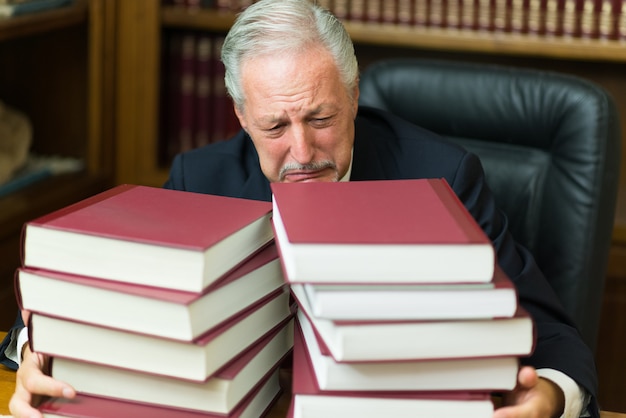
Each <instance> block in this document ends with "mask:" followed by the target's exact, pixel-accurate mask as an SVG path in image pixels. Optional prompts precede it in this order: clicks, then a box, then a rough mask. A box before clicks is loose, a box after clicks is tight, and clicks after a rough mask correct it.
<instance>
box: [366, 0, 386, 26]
mask: <svg viewBox="0 0 626 418" xmlns="http://www.w3.org/2000/svg"><path fill="white" fill-rule="evenodd" d="M388 1H389V0H388ZM382 3H383V1H382V0H367V1H366V2H365V20H366V21H367V22H370V23H380V22H382V8H383V5H382Z"/></svg>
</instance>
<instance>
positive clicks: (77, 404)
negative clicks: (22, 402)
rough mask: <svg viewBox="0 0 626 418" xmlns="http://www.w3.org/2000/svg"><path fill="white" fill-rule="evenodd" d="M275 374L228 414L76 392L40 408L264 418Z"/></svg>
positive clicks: (50, 415)
mask: <svg viewBox="0 0 626 418" xmlns="http://www.w3.org/2000/svg"><path fill="white" fill-rule="evenodd" d="M280 393H281V389H280V384H279V380H278V373H275V374H273V375H271V376H270V378H269V379H267V380H266V381H265V382H264V384H263V385H260V386H259V387H258V388H257V390H255V391H253V392H252V393H251V394H250V395H249V396H248V398H246V400H245V402H243V403H241V405H240V406H239V407H238V408H236V409H235V410H233V411H232V412H231V413H229V414H226V415H224V414H212V413H206V412H200V411H191V410H187V409H176V408H169V407H164V406H160V405H155V404H148V403H140V402H130V401H125V400H119V399H113V398H101V397H96V396H90V395H84V394H79V395H78V396H76V398H74V399H62V398H51V399H48V400H46V401H44V402H43V403H42V404H41V405H40V406H39V407H38V409H39V411H41V412H42V413H43V414H44V416H45V417H47V418H61V417H73V418H138V417H146V418H147V417H150V418H238V417H241V416H246V417H263V416H265V415H266V414H267V412H268V410H269V409H270V408H271V406H272V405H273V404H274V403H275V402H276V400H277V399H278V397H279V396H280Z"/></svg>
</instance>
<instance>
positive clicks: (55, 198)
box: [0, 172, 109, 240]
mask: <svg viewBox="0 0 626 418" xmlns="http://www.w3.org/2000/svg"><path fill="white" fill-rule="evenodd" d="M108 186H109V183H108V181H107V180H106V179H105V178H104V177H102V176H94V175H87V174H86V173H85V172H79V173H72V174H63V175H58V176H54V177H51V178H48V179H45V180H42V181H40V182H37V183H35V184H32V185H30V186H28V187H26V188H24V189H22V190H19V191H16V192H14V193H11V194H9V195H7V196H3V197H2V198H0V240H2V239H5V237H7V236H12V235H13V234H15V232H19V231H20V229H21V227H22V225H23V223H24V222H26V221H28V220H31V219H33V218H35V217H38V216H41V215H43V214H45V213H48V212H51V211H53V210H56V209H58V208H61V207H63V206H66V205H69V204H71V203H74V202H77V201H78V200H81V199H84V198H86V197H89V196H91V195H94V194H96V193H98V192H101V191H103V190H105V189H106V188H107V187H108Z"/></svg>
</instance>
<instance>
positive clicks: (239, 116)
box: [233, 103, 247, 132]
mask: <svg viewBox="0 0 626 418" xmlns="http://www.w3.org/2000/svg"><path fill="white" fill-rule="evenodd" d="M233 109H235V115H236V116H237V119H239V124H240V125H241V127H242V128H243V130H244V131H246V132H247V129H246V126H247V124H246V121H245V118H244V113H243V111H242V110H241V109H239V106H237V105H236V104H234V103H233Z"/></svg>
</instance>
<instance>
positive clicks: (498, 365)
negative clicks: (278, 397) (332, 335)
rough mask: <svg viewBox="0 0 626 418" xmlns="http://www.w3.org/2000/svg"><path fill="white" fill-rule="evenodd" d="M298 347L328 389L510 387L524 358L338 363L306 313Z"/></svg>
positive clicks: (301, 321) (320, 383)
mask: <svg viewBox="0 0 626 418" xmlns="http://www.w3.org/2000/svg"><path fill="white" fill-rule="evenodd" d="M294 350H303V351H305V352H306V354H307V358H308V360H309V362H310V363H311V367H312V368H313V372H314V373H315V377H316V378H317V384H318V386H319V387H320V389H324V390H357V391H409V390H411V391H470V390H471V391H507V390H512V389H513V388H514V387H515V384H516V382H517V371H518V368H519V358H518V357H516V356H502V357H500V356H498V357H487V358H469V359H442V360H408V361H369V362H357V363H349V362H337V361H335V360H334V359H333V358H332V356H330V355H328V354H325V353H323V352H322V350H321V348H320V344H319V342H318V337H317V336H316V334H315V331H314V330H313V327H312V325H311V323H310V322H309V321H308V319H307V318H306V316H304V315H301V316H299V317H298V321H297V324H296V331H295V332H294Z"/></svg>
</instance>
